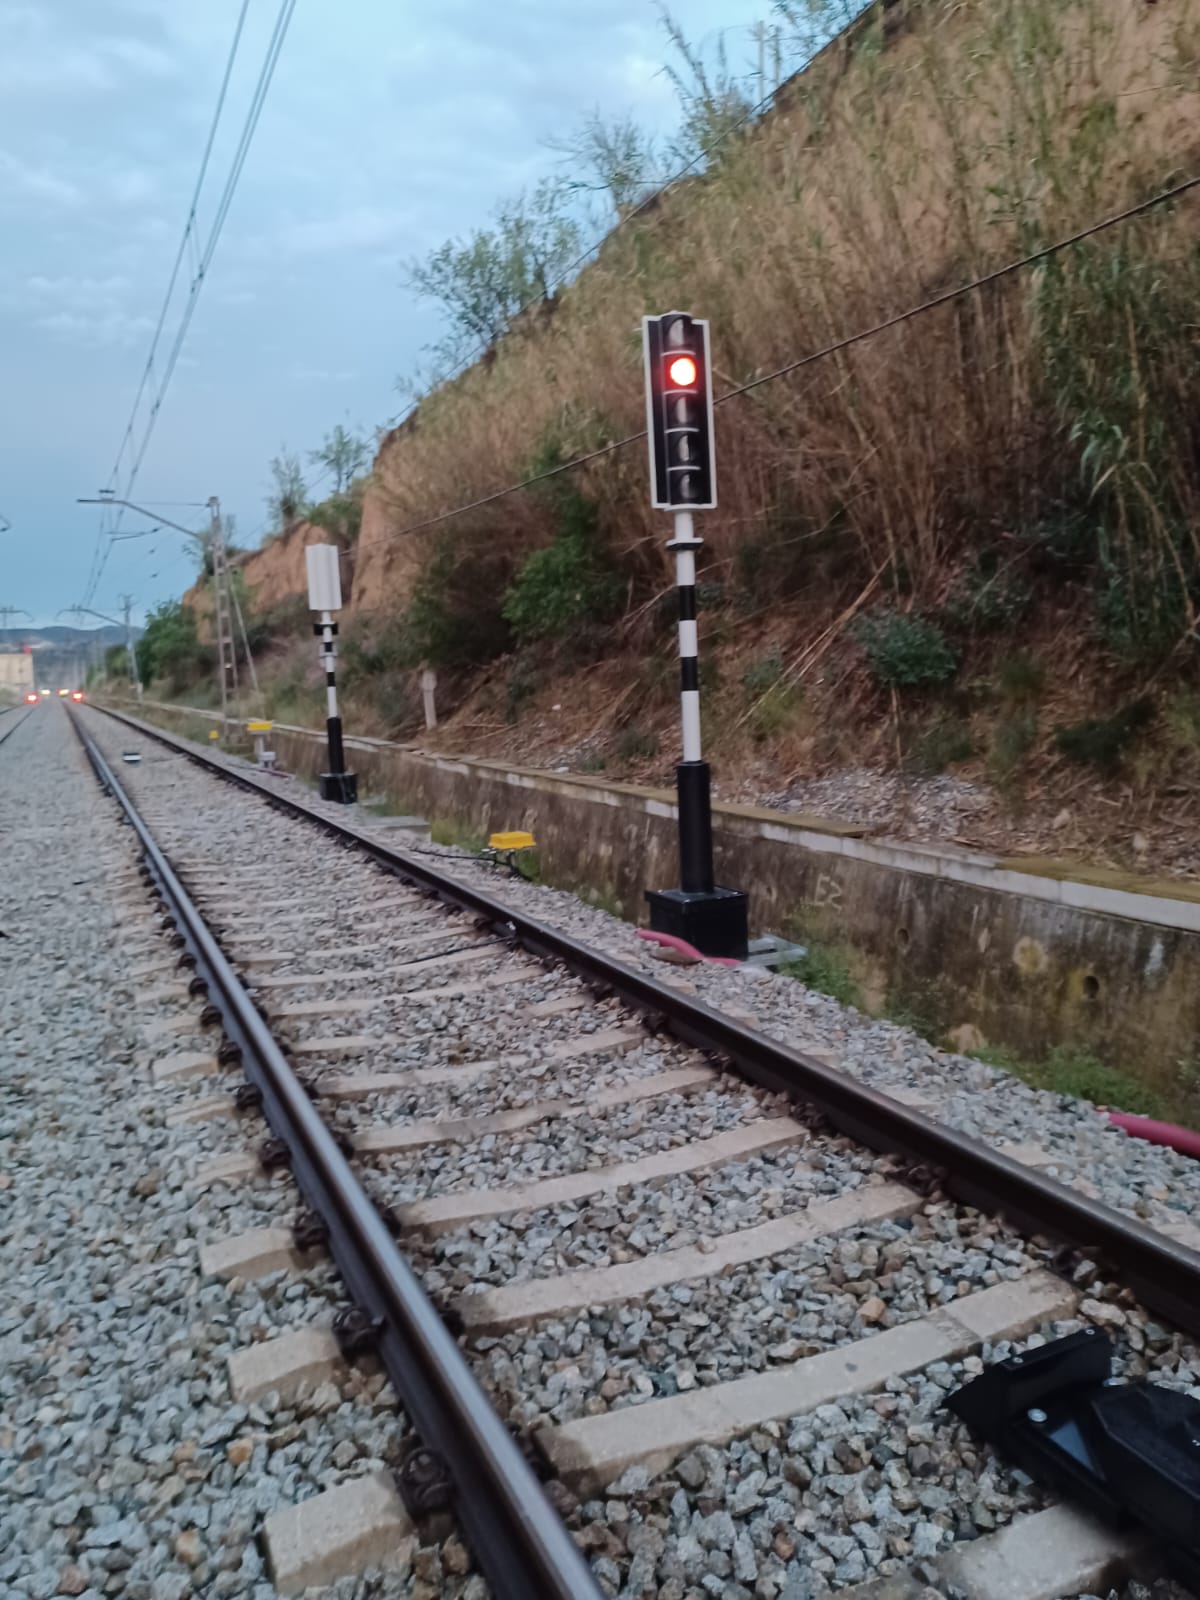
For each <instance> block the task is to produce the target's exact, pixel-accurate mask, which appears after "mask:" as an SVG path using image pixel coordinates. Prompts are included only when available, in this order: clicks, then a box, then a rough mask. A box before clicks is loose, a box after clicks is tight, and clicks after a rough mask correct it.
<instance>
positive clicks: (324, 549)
mask: <svg viewBox="0 0 1200 1600" xmlns="http://www.w3.org/2000/svg"><path fill="white" fill-rule="evenodd" d="M304 559H305V561H306V562H307V564H308V604H309V608H310V609H311V610H313V611H340V610H341V609H342V575H341V573H340V571H339V570H338V549H337V546H336V545H332V544H310V545H309V546H308V547H307V548H306V549H305V552H304Z"/></svg>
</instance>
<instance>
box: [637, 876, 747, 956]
mask: <svg viewBox="0 0 1200 1600" xmlns="http://www.w3.org/2000/svg"><path fill="white" fill-rule="evenodd" d="M646 900H647V902H648V903H649V906H650V926H651V928H652V929H653V930H654V932H655V933H669V934H672V935H674V937H675V938H676V939H683V940H684V941H685V942H686V943H687V944H690V945H691V946H692V947H693V948H694V949H696V950H699V952H700V954H701V955H705V956H732V958H733V959H734V960H735V961H744V960H745V959H746V953H747V949H748V946H749V942H750V932H749V927H748V919H747V911H746V896H745V894H744V893H743V892H742V890H741V889H722V888H721V887H720V886H719V885H718V886H717V887H715V888H712V889H706V890H701V891H699V892H698V893H695V894H689V893H688V891H687V890H686V889H647V891H646Z"/></svg>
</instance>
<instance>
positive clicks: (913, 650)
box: [854, 611, 958, 689]
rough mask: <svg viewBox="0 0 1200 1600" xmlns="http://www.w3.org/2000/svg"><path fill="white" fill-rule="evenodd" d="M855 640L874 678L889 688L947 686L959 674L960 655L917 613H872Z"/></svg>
mask: <svg viewBox="0 0 1200 1600" xmlns="http://www.w3.org/2000/svg"><path fill="white" fill-rule="evenodd" d="M854 637H855V638H856V639H857V640H858V642H859V644H861V645H862V647H863V649H864V651H865V652H866V656H867V662H868V664H869V666H870V668H871V672H872V674H873V676H874V677H875V679H876V680H877V681H878V682H879V683H882V684H884V685H885V686H886V687H888V688H896V689H900V688H905V689H907V688H918V687H920V686H922V685H925V684H932V683H945V681H946V680H947V679H948V678H952V677H953V676H954V674H955V673H956V672H957V671H958V653H957V651H956V650H955V649H954V647H953V645H952V644H951V643H950V641H949V640H948V639H947V638H946V635H945V634H944V633H943V632H942V630H941V629H940V628H939V627H938V626H937V624H936V623H933V622H930V621H929V620H928V618H926V617H922V616H920V615H918V614H917V613H916V612H909V613H907V614H905V613H902V612H899V611H875V612H872V613H871V614H870V615H869V616H866V617H863V618H861V619H860V620H859V622H858V623H857V625H856V626H855V628H854Z"/></svg>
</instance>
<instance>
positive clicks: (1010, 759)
mask: <svg viewBox="0 0 1200 1600" xmlns="http://www.w3.org/2000/svg"><path fill="white" fill-rule="evenodd" d="M1036 738H1037V713H1036V712H1034V711H1018V712H1016V713H1014V715H1012V716H1011V717H1006V718H1004V719H1003V721H1001V722H998V723H997V724H996V726H995V728H994V729H993V731H992V747H991V750H990V751H989V752H988V773H989V775H990V777H991V779H992V782H993V783H997V784H1000V785H1001V786H1003V785H1004V784H1006V783H1009V782H1011V781H1012V778H1013V777H1014V775H1015V774H1016V771H1017V768H1018V767H1019V766H1020V765H1021V762H1022V761H1023V760H1024V759H1025V757H1026V755H1028V753H1029V751H1030V750H1031V749H1032V748H1033V743H1034V740H1035V739H1036Z"/></svg>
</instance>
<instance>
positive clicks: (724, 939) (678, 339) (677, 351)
mask: <svg viewBox="0 0 1200 1600" xmlns="http://www.w3.org/2000/svg"><path fill="white" fill-rule="evenodd" d="M642 348H643V354H644V358H645V382H646V435H647V438H648V440H649V446H650V504H651V505H652V506H654V507H655V509H656V510H664V511H672V512H674V516H675V537H674V538H673V539H672V540H671V542H670V543H669V544H668V546H667V548H668V549H669V550H672V551H674V553H675V584H676V587H677V589H678V591H679V678H680V712H681V721H682V727H683V752H682V753H683V759H682V760H681V761H680V762H679V764H678V766H677V767H676V769H675V777H676V792H677V795H678V802H679V803H678V814H679V888H678V889H651V890H648V891H647V894H646V899H647V901H648V902H649V905H650V926H651V928H653V929H654V931H655V932H656V933H668V934H672V935H673V936H674V937H676V938H679V939H683V940H685V941H686V942H687V943H688V944H690V945H692V946H694V947H695V948H696V949H697V950H699V951H701V953H702V954H704V955H710V956H733V957H735V958H738V959H741V958H743V957H744V956H745V954H746V949H747V943H748V928H747V907H746V896H745V895H744V894H743V893H742V891H741V890H739V889H726V888H722V887H721V886H719V885H718V884H717V883H716V881H715V876H714V872H713V844H712V801H711V796H710V775H709V769H708V763H707V762H706V761H705V760H704V759H703V757H702V754H701V741H700V662H699V654H698V640H697V633H696V552H697V550H699V549H700V548H701V546H702V545H703V543H704V541H703V540H702V539H701V538H700V537H699V536H698V535H697V533H696V527H695V521H694V519H693V512H696V511H711V510H713V509H714V508H715V507H716V504H717V455H716V445H715V439H714V433H713V394H712V381H711V374H712V363H711V361H710V358H709V342H708V323H707V322H706V321H703V320H702V319H700V318H698V317H692V316H689V315H688V314H687V313H686V312H683V311H668V312H667V313H666V315H665V316H661V317H645V318H643V321H642Z"/></svg>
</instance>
